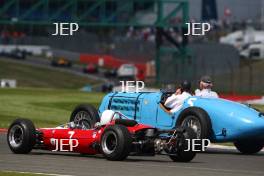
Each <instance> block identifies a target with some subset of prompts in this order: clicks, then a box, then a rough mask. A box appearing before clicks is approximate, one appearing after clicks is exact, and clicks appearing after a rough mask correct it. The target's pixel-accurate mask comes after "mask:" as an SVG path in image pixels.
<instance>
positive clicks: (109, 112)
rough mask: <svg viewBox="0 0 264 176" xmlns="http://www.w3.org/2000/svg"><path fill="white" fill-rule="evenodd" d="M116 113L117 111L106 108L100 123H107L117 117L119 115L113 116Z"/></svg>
mask: <svg viewBox="0 0 264 176" xmlns="http://www.w3.org/2000/svg"><path fill="white" fill-rule="evenodd" d="M114 114H115V111H113V110H105V111H104V112H103V113H102V116H101V120H100V125H106V124H108V123H110V122H111V120H112V119H116V118H117V117H113V116H114Z"/></svg>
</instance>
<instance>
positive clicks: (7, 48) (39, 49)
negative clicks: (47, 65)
mask: <svg viewBox="0 0 264 176" xmlns="http://www.w3.org/2000/svg"><path fill="white" fill-rule="evenodd" d="M15 49H19V50H24V51H27V52H30V53H32V54H33V55H42V54H45V55H46V53H47V52H51V51H50V50H51V49H50V47H49V46H46V45H0V52H7V53H9V52H11V51H12V50H15Z"/></svg>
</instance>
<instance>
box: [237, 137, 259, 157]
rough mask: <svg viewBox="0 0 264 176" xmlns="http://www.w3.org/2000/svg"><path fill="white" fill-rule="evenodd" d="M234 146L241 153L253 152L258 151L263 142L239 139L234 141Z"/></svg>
mask: <svg viewBox="0 0 264 176" xmlns="http://www.w3.org/2000/svg"><path fill="white" fill-rule="evenodd" d="M234 145H235V147H236V148H237V150H239V151H240V152H241V153H242V154H248V155H250V154H255V153H258V152H259V151H260V150H261V149H262V148H263V146H264V143H263V142H260V141H254V140H241V141H236V142H234Z"/></svg>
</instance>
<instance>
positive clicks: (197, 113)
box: [176, 107, 212, 139]
mask: <svg viewBox="0 0 264 176" xmlns="http://www.w3.org/2000/svg"><path fill="white" fill-rule="evenodd" d="M176 126H182V127H190V128H192V129H193V130H194V132H195V133H196V134H197V139H208V138H210V135H211V131H212V125H211V120H210V117H209V115H208V114H207V112H205V111H204V110H203V109H201V108H198V107H189V108H187V109H185V110H183V111H182V112H181V113H180V115H179V118H178V121H177V124H176Z"/></svg>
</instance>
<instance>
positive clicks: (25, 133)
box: [7, 119, 36, 154]
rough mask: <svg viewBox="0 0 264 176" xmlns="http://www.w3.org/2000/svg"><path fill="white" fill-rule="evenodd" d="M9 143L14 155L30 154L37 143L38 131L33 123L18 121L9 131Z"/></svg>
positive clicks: (24, 120) (25, 120) (26, 120)
mask: <svg viewBox="0 0 264 176" xmlns="http://www.w3.org/2000/svg"><path fill="white" fill-rule="evenodd" d="M7 143H8V145H9V148H10V149H11V151H12V152H14V153H17V154H26V153H29V152H30V151H31V150H32V148H33V146H34V145H35V143H36V129H35V126H34V124H33V123H32V121H30V120H28V119H16V120H15V121H14V122H13V123H12V124H11V125H10V127H9V129H8V132H7Z"/></svg>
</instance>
